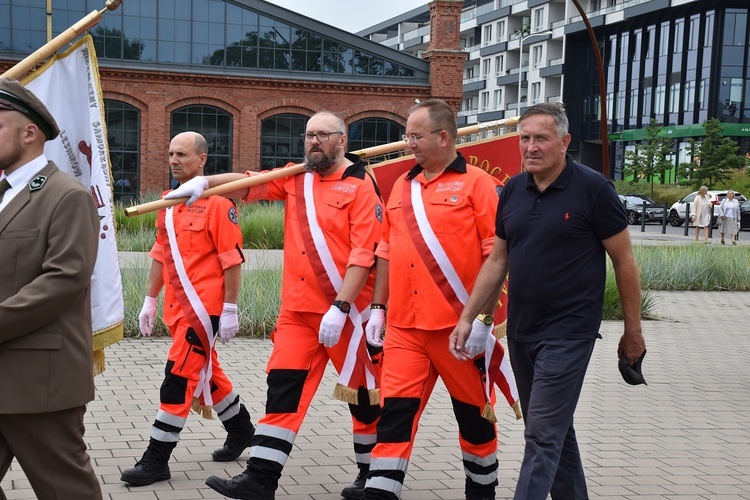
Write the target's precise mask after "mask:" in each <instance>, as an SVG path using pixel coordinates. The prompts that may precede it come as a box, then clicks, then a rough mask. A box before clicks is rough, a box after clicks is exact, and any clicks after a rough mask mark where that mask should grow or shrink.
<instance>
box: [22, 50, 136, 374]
mask: <svg viewBox="0 0 750 500" xmlns="http://www.w3.org/2000/svg"><path fill="white" fill-rule="evenodd" d="M22 83H23V84H24V85H25V86H26V87H27V88H28V89H29V90H31V91H32V92H34V94H36V96H37V97H39V99H40V100H41V101H42V102H43V103H44V104H45V105H46V106H47V108H48V109H49V111H50V113H51V114H52V116H54V117H55V121H56V122H57V125H58V126H59V128H60V135H59V136H58V137H57V138H56V139H55V140H53V141H47V144H46V145H45V148H44V154H45V155H46V156H47V158H48V159H50V160H52V161H54V162H55V164H56V165H57V167H58V168H59V169H60V170H62V171H64V172H67V173H69V174H70V175H72V176H73V177H75V178H76V179H78V181H79V182H80V183H81V184H83V185H84V186H85V187H86V188H87V189H89V191H90V192H91V196H92V197H93V198H94V201H95V202H96V206H97V209H98V211H99V252H98V254H97V259H96V265H95V267H94V274H93V276H92V278H91V312H92V323H93V329H94V361H95V372H96V373H101V372H102V371H104V348H105V347H106V346H108V345H110V344H112V343H114V342H117V341H118V340H120V339H122V335H123V320H124V305H123V298H122V280H121V276H120V262H119V258H118V255H117V244H116V242H115V223H114V206H113V199H112V187H111V175H110V163H109V148H108V146H107V129H106V125H105V121H104V103H103V102H102V97H101V96H102V92H101V87H100V84H99V67H98V65H97V62H96V53H95V51H94V44H93V41H92V39H91V36H90V35H86V36H84V37H83V38H81V39H80V40H79V41H78V42H76V43H75V44H73V45H72V46H71V48H70V49H68V50H67V51H65V52H63V53H61V54H57V55H55V56H54V57H53V58H51V59H50V60H49V61H47V62H46V63H45V64H44V65H43V66H42V67H41V68H40V69H38V70H37V71H35V72H33V73H31V74H30V75H29V76H28V77H27V78H26V79H24V80H23V81H22ZM70 223H71V224H75V223H76V221H70Z"/></svg>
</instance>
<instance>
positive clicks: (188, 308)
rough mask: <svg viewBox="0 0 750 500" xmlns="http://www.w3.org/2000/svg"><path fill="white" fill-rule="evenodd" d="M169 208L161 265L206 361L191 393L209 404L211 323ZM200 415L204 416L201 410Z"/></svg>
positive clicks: (164, 225) (212, 338)
mask: <svg viewBox="0 0 750 500" xmlns="http://www.w3.org/2000/svg"><path fill="white" fill-rule="evenodd" d="M172 209H173V207H169V208H167V209H166V210H165V211H164V215H163V221H161V220H160V221H159V223H160V225H161V224H163V226H162V228H163V229H165V230H166V233H167V240H166V242H165V245H166V248H165V250H166V252H165V253H164V266H165V267H166V269H167V273H168V274H169V277H170V281H171V283H172V287H173V289H174V294H175V298H176V299H177V301H178V302H179V304H180V309H182V312H183V314H185V318H186V319H187V320H188V323H190V327H191V328H192V329H193V330H195V332H196V333H197V334H198V338H199V339H200V341H201V344H202V345H203V350H204V351H205V353H206V364H205V366H204V367H203V368H202V369H201V372H200V380H199V382H198V387H197V388H196V389H195V394H194V395H193V396H194V397H195V398H200V397H201V396H203V402H204V406H206V407H208V408H210V407H211V406H213V400H212V399H211V371H212V370H211V366H212V364H211V357H212V351H213V348H214V341H215V339H216V337H215V336H214V331H213V326H212V324H211V316H210V315H209V314H208V311H206V307H205V306H204V305H203V302H202V301H201V299H200V297H199V296H198V292H197V291H196V290H195V287H194V286H193V284H192V282H191V281H190V277H189V276H188V275H187V271H186V270H185V263H184V262H183V260H182V254H180V249H179V248H178V246H177V237H176V235H175V229H174V213H173V210H172ZM160 219H161V217H160ZM204 416H206V415H205V413H204Z"/></svg>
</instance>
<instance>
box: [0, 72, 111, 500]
mask: <svg viewBox="0 0 750 500" xmlns="http://www.w3.org/2000/svg"><path fill="white" fill-rule="evenodd" d="M59 133H60V130H59V129H58V126H57V123H56V122H55V119H54V118H53V117H52V115H50V113H49V110H48V109H47V108H46V107H45V106H44V104H43V103H42V102H41V101H40V100H39V99H38V98H37V97H36V96H35V95H34V94H32V93H31V92H30V91H28V90H27V89H26V88H24V87H23V86H22V85H21V84H20V83H19V82H18V81H16V80H13V79H10V78H2V79H0V171H1V174H0V262H2V266H0V393H2V403H0V480H2V479H3V478H4V477H5V474H6V473H7V472H8V468H9V467H10V464H11V462H12V461H13V459H14V458H16V459H17V460H18V463H19V464H20V466H21V469H23V471H24V473H25V474H26V477H27V478H28V480H29V483H31V487H32V488H33V489H34V494H35V495H36V498H38V499H40V500H60V499H73V498H75V499H81V500H98V499H101V498H102V492H101V488H100V487H99V482H98V480H97V478H96V475H95V474H94V469H93V468H92V467H91V460H90V458H89V455H88V453H87V452H86V442H85V441H84V439H83V436H84V424H83V417H84V414H85V413H86V404H88V403H89V402H90V401H91V400H92V399H94V368H93V367H94V360H93V350H92V335H93V333H92V328H91V274H92V273H93V270H94V264H95V262H96V253H97V247H98V244H99V214H98V213H97V209H96V204H95V203H94V200H93V198H92V197H91V193H89V191H88V190H87V189H86V188H84V187H83V185H82V184H81V183H80V182H78V181H77V180H76V179H75V178H73V176H71V175H68V174H67V173H65V172H62V171H60V170H58V168H57V166H56V165H55V164H54V163H53V162H51V161H49V160H47V158H46V157H45V156H44V144H45V142H46V141H49V140H52V139H54V138H55V137H57V136H58V135H59ZM0 498H3V499H5V498H6V497H5V494H4V493H3V490H2V488H0Z"/></svg>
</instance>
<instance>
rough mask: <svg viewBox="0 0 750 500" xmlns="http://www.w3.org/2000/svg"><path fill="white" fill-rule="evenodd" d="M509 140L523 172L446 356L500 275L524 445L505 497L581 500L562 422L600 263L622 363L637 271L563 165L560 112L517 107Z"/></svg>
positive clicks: (571, 401) (633, 324) (617, 226)
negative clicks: (612, 297) (617, 318)
mask: <svg viewBox="0 0 750 500" xmlns="http://www.w3.org/2000/svg"><path fill="white" fill-rule="evenodd" d="M518 130H519V137H520V149H521V158H522V161H523V166H524V168H525V171H524V172H522V173H521V174H519V175H516V176H514V177H512V178H511V179H510V180H508V182H507V183H506V184H505V186H504V187H503V190H502V192H501V193H500V202H499V204H498V210H497V221H496V229H495V232H496V237H495V240H494V245H493V247H492V253H491V254H490V256H489V257H488V258H487V260H486V262H485V264H484V265H483V266H482V269H481V271H480V272H479V276H478V277H477V279H476V283H475V284H474V290H473V292H472V294H471V297H470V298H469V301H468V303H467V304H466V308H465V309H464V311H463V313H462V314H461V318H460V321H459V323H458V325H457V327H456V329H455V331H454V332H453V333H452V334H451V345H450V349H451V351H453V353H454V355H455V356H456V357H457V358H459V359H460V358H461V357H462V350H463V349H464V348H465V346H466V345H468V343H469V342H470V340H471V336H472V335H474V327H473V322H474V318H475V317H476V315H477V313H478V312H480V311H482V310H483V308H484V307H485V304H486V303H487V301H488V300H489V299H491V298H492V297H494V296H495V295H496V294H497V293H498V291H499V290H500V288H501V286H502V284H503V281H504V280H505V277H506V275H508V278H509V283H510V288H509V291H508V328H507V338H508V350H509V352H510V361H511V365H512V367H513V372H514V374H515V377H516V384H517V385H518V394H519V397H520V400H521V408H522V411H523V418H524V439H525V441H526V446H525V449H524V456H523V462H522V463H521V470H520V472H519V477H518V483H517V486H516V491H515V496H514V498H515V499H516V500H545V499H546V498H547V496H548V495H549V494H551V495H552V498H553V499H556V500H557V499H564V500H567V499H571V500H573V499H575V500H586V499H587V498H588V490H587V487H586V479H585V476H584V470H583V463H582V461H581V454H580V451H579V449H578V441H577V439H576V432H575V429H574V426H573V420H574V419H573V417H574V414H575V409H576V406H577V404H578V398H579V396H580V393H581V388H582V386H583V380H584V376H585V374H586V369H587V367H588V364H589V361H590V359H591V354H592V352H593V349H594V344H595V343H596V340H597V338H601V336H600V335H599V328H600V326H601V319H602V309H603V300H604V282H605V277H606V262H605V260H606V255H609V257H610V259H611V260H612V266H613V268H614V273H615V279H616V282H617V290H618V292H619V295H620V301H621V303H622V311H623V322H624V332H623V335H622V337H621V338H620V343H619V346H618V349H617V350H618V352H617V354H618V356H624V357H625V358H626V359H627V361H628V363H629V364H631V365H633V364H635V363H636V361H637V360H638V359H639V358H640V357H641V355H642V354H643V353H644V352H645V349H646V346H645V341H644V339H643V334H642V332H641V307H640V306H641V291H640V283H639V276H638V267H637V264H636V262H635V258H634V256H633V249H632V246H631V242H630V233H629V231H628V221H627V218H626V216H625V210H624V208H623V206H622V204H621V203H620V200H619V198H618V196H617V194H616V193H615V189H614V186H613V185H612V183H611V182H610V180H609V179H608V178H606V177H605V176H603V175H601V174H600V173H598V172H595V171H594V170H592V169H590V168H589V167H587V166H585V165H581V164H579V163H576V162H575V161H573V159H572V158H571V157H570V156H568V155H567V148H568V144H569V143H570V134H569V133H568V118H567V116H566V114H565V110H564V109H562V108H561V107H560V106H558V105H556V104H546V103H544V104H536V105H534V106H531V107H529V108H526V110H524V112H523V114H522V115H521V117H520V119H519V122H518ZM386 359H387V358H386Z"/></svg>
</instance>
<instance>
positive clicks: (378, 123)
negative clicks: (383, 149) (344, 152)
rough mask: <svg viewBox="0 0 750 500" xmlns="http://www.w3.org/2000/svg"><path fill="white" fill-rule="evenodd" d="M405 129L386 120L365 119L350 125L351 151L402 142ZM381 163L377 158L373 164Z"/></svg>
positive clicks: (389, 155)
mask: <svg viewBox="0 0 750 500" xmlns="http://www.w3.org/2000/svg"><path fill="white" fill-rule="evenodd" d="M403 134H404V127H402V126H401V125H399V124H398V123H396V122H394V121H393V120H387V119H385V118H364V119H362V120H357V121H356V122H354V123H352V124H351V125H349V133H348V136H349V151H358V150H360V149H366V148H371V147H373V146H379V145H381V144H390V143H392V142H398V141H400V140H401V136H402V135H403ZM397 156H398V153H389V154H388V155H386V157H385V158H382V159H387V158H389V157H394V158H395V157H397ZM379 161H381V159H380V158H378V157H375V158H373V159H371V160H370V162H371V163H377V162H379Z"/></svg>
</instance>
